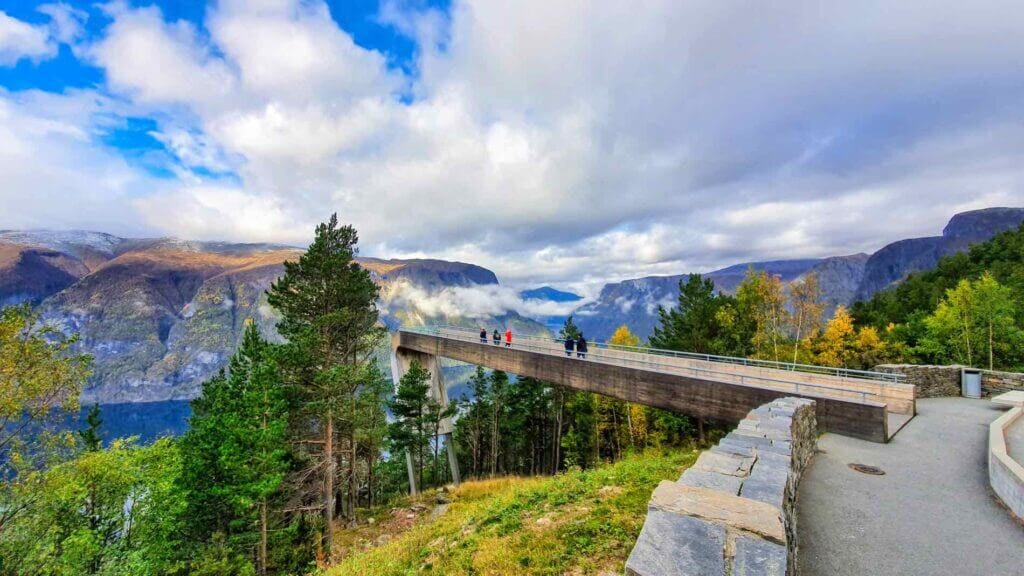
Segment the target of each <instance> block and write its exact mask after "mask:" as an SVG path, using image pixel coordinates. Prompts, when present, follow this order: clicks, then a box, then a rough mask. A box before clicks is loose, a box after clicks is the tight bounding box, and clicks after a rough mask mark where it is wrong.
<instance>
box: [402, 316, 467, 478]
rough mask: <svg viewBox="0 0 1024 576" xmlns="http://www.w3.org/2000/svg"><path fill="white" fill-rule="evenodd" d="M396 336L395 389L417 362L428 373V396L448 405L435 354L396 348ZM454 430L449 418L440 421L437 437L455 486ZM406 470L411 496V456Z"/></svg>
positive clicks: (407, 456) (456, 466) (407, 455)
mask: <svg viewBox="0 0 1024 576" xmlns="http://www.w3.org/2000/svg"><path fill="white" fill-rule="evenodd" d="M397 342H398V335H397V334H396V335H394V336H392V344H393V345H392V348H391V350H392V354H391V378H392V381H393V382H394V385H395V388H396V389H397V387H398V381H399V380H401V378H402V376H404V375H405V373H406V372H408V371H409V367H410V366H412V363H413V362H414V361H415V362H419V364H420V366H422V367H423V368H426V369H427V370H428V371H429V372H430V391H429V392H428V394H429V395H430V397H431V398H433V399H434V400H435V401H437V402H438V403H439V404H441V405H442V406H447V405H448V389H447V388H446V387H445V384H444V373H443V372H442V371H441V362H440V359H439V358H438V357H437V356H436V355H435V354H427V353H424V352H416V351H413V350H406V349H402V348H399V347H398V346H397ZM454 430H455V426H454V425H453V424H452V419H451V418H445V419H444V420H442V421H441V425H440V427H439V429H438V435H440V436H441V437H443V438H444V439H445V441H446V442H447V444H448V446H447V451H448V465H449V467H450V468H451V471H452V481H453V482H454V483H455V484H459V482H460V479H461V477H460V474H459V462H458V460H457V459H456V457H455V444H454V443H453V442H452V432H453V431H454ZM405 457H406V468H407V469H408V472H409V491H410V492H411V493H412V494H416V493H417V492H418V486H416V474H415V468H416V467H415V466H414V465H413V460H412V455H411V454H406V455H405Z"/></svg>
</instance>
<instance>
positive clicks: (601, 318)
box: [575, 259, 823, 340]
mask: <svg viewBox="0 0 1024 576" xmlns="http://www.w3.org/2000/svg"><path fill="white" fill-rule="evenodd" d="M822 262H823V260H815V259H809V260H777V261H771V262H750V263H746V264H736V265H733V266H729V267H727V268H722V269H721V270H715V271H714V272H709V273H707V274H704V277H706V278H710V279H712V280H713V281H714V282H715V286H716V287H717V288H718V289H719V290H721V291H722V292H726V293H732V292H733V291H735V290H736V287H737V286H738V285H739V283H740V282H741V281H742V280H743V276H744V274H746V271H747V268H749V267H751V266H753V267H754V269H755V270H765V271H767V272H768V273H769V274H775V275H778V276H780V277H781V278H782V280H783V281H785V282H789V281H792V280H794V279H796V278H798V277H800V276H801V275H803V274H805V273H807V272H808V271H810V270H812V269H814V268H815V267H816V266H818V265H820V264H821V263H822ZM688 277H689V274H679V275H676V276H648V277H646V278H637V279H634V280H625V281H623V282H616V283H614V284H606V285H605V286H604V288H602V289H601V294H600V296H598V298H597V300H595V301H594V302H591V303H590V304H587V305H585V306H581V307H580V308H579V309H577V310H576V312H575V321H576V324H577V325H579V327H580V329H581V330H582V331H583V333H584V334H585V335H587V336H589V337H590V338H596V339H598V340H606V339H607V338H609V337H610V336H611V334H612V333H613V332H614V331H615V329H616V328H618V327H619V326H621V325H623V324H625V325H627V326H629V329H630V330H631V331H632V332H633V333H634V334H636V335H638V336H640V337H641V338H647V337H648V336H650V335H651V333H652V332H654V327H655V326H656V325H657V323H658V307H659V306H663V307H666V308H669V307H671V306H673V305H675V303H676V299H677V298H678V297H679V282H680V280H682V281H685V280H686V278H688Z"/></svg>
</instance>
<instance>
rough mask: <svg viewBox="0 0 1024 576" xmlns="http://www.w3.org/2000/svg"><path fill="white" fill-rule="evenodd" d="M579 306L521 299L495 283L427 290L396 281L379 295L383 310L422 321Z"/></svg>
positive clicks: (558, 312)
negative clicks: (408, 314)
mask: <svg viewBox="0 0 1024 576" xmlns="http://www.w3.org/2000/svg"><path fill="white" fill-rule="evenodd" d="M580 303H581V302H579V301H577V302H551V301H545V300H536V299H523V298H522V297H521V296H520V295H519V293H518V292H517V291H515V290H513V289H511V288H508V287H505V286H499V285H497V284H479V285H472V286H452V287H446V288H442V289H439V290H428V289H426V288H423V287H421V286H418V285H415V284H412V283H410V282H408V281H399V282H396V283H394V284H393V285H391V286H389V287H388V288H387V290H386V291H385V293H383V294H382V295H381V306H382V307H383V309H384V310H386V311H392V310H393V311H397V310H402V311H408V312H410V313H413V314H420V315H422V316H423V317H426V318H471V319H473V318H488V317H492V316H502V315H504V314H507V313H509V312H515V313H517V314H520V315H522V316H526V317H529V318H543V317H546V316H563V315H568V314H570V313H572V311H573V310H574V309H575V308H576V307H578V306H579V305H580ZM584 303H585V302H584Z"/></svg>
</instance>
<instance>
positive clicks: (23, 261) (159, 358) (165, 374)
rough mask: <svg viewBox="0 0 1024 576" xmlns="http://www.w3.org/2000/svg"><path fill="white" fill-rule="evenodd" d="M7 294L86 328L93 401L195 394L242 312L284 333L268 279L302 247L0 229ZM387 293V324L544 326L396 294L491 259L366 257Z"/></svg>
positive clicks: (477, 280) (457, 279)
mask: <svg viewBox="0 0 1024 576" xmlns="http://www.w3.org/2000/svg"><path fill="white" fill-rule="evenodd" d="M0 242H3V244H0V302H4V303H14V302H23V301H28V302H32V303H38V309H39V310H40V312H41V314H42V315H43V317H44V318H46V319H47V320H49V321H53V322H55V323H57V324H58V325H60V326H62V327H63V329H64V330H65V331H67V332H75V333H78V334H79V335H80V337H81V347H82V349H83V350H84V351H87V352H89V353H91V354H93V356H94V357H95V364H94V375H93V378H92V380H91V381H90V385H89V386H88V387H87V389H86V390H85V393H84V394H83V400H84V401H86V402H91V401H99V402H103V403H111V402H138V401H157V400H172V399H188V398H192V397H194V396H195V395H196V394H197V393H198V391H199V386H200V384H201V382H202V381H203V380H204V379H206V378H207V377H209V376H210V375H212V374H214V373H215V372H216V371H217V370H219V369H220V368H221V367H223V366H224V365H225V363H226V362H227V359H228V358H229V357H230V355H231V353H232V352H233V351H234V348H235V346H236V345H237V343H238V340H239V338H240V337H241V333H242V330H243V327H244V322H245V321H246V319H249V318H251V319H253V320H254V321H256V322H257V323H258V324H259V325H260V327H261V328H262V329H263V331H264V333H265V334H268V335H269V336H270V337H272V338H276V332H275V331H274V325H275V324H276V322H277V318H276V316H275V314H274V311H273V309H271V308H270V307H269V306H268V305H267V303H266V295H265V292H266V290H267V289H268V288H269V287H270V284H271V283H272V282H273V281H274V280H275V279H276V278H278V277H279V276H280V275H281V274H282V273H283V270H284V262H285V261H286V260H292V259H296V258H298V256H299V255H300V254H301V251H300V250H298V249H296V248H292V247H288V246H278V245H270V244H228V243H220V242H187V241H180V240H174V239H123V238H116V237H112V236H108V235H102V234H95V233H86V232H61V233H53V232H46V231H30V232H3V233H0ZM359 261H360V263H361V264H362V265H363V266H365V267H366V268H367V269H368V270H369V271H370V274H371V276H372V277H373V279H374V281H376V282H377V283H378V284H379V285H381V287H382V294H383V295H385V297H390V298H396V299H397V301H400V302H401V303H402V305H401V306H397V305H394V304H391V305H389V302H386V301H385V298H382V302H381V304H382V307H381V309H382V321H383V322H384V323H385V324H386V325H387V326H388V327H389V328H392V329H394V328H396V327H398V326H400V325H410V324H424V323H435V322H447V323H464V324H468V325H473V326H476V325H478V324H479V323H486V324H487V325H488V326H500V327H504V326H506V325H509V326H512V328H513V330H515V331H517V332H520V333H543V332H544V328H543V326H541V325H540V324H538V323H537V322H534V321H532V320H530V319H527V318H523V317H520V316H518V315H516V314H514V313H506V314H502V315H501V316H499V317H493V316H487V317H484V318H461V317H444V318H441V317H438V316H437V315H436V314H433V315H432V314H431V313H430V312H429V311H423V310H420V309H419V308H418V306H417V305H416V302H415V301H414V300H413V301H410V299H408V298H400V296H401V292H402V291H403V290H408V289H413V288H414V289H415V290H416V291H417V294H426V295H429V294H432V293H434V292H435V291H438V290H442V289H446V288H450V287H471V286H475V285H488V284H497V281H498V280H497V277H496V276H495V275H494V273H493V272H491V271H490V270H487V269H484V268H481V267H479V266H474V265H472V264H463V263H460V262H446V261H442V260H426V259H421V260H382V259H377V258H360V259H359Z"/></svg>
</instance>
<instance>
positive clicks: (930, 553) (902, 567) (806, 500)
mask: <svg viewBox="0 0 1024 576" xmlns="http://www.w3.org/2000/svg"><path fill="white" fill-rule="evenodd" d="M917 410H918V415H917V417H915V418H914V419H913V420H911V421H910V423H909V424H907V426H906V427H905V428H904V429H903V430H901V431H900V432H899V433H898V434H896V437H895V438H893V439H892V441H890V442H889V443H888V444H876V443H872V442H865V441H863V440H855V439H852V438H846V437H843V436H836V435H835V434H825V435H823V436H822V437H821V438H820V439H819V442H818V448H819V449H820V450H821V451H822V452H820V453H818V454H817V455H816V456H815V457H814V460H813V461H812V462H811V466H810V468H809V469H808V470H807V473H806V475H805V476H804V478H803V480H802V481H801V484H800V496H799V501H798V504H797V530H798V536H799V542H800V570H801V574H802V575H803V576H847V575H849V576H854V575H856V576H861V575H876V574H877V575H893V576H902V575H918V574H927V575H934V576H938V575H946V574H948V575H957V576H961V575H979V576H981V575H985V576H999V575H1006V576H1024V527H1022V526H1021V525H1019V524H1017V523H1016V522H1014V520H1013V519H1012V518H1011V517H1010V515H1009V513H1008V512H1007V511H1006V510H1005V509H1003V508H1001V507H1000V506H999V504H997V503H996V501H995V500H994V496H993V495H992V492H991V490H990V489H989V487H988V468H987V460H986V452H987V449H988V425H989V423H991V422H992V421H993V420H995V419H996V418H998V417H999V416H1000V414H1002V413H1003V410H1001V409H997V408H996V407H993V406H992V405H991V403H990V402H988V401H987V400H968V399H965V398H926V399H921V400H918V401H917ZM850 463H861V464H868V465H871V466H877V467H879V468H881V469H882V470H884V471H885V472H886V474H885V475H884V476H871V475H868V474H863V473H860V472H855V471H853V470H851V469H850V468H849V467H848V466H847V464H850Z"/></svg>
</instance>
